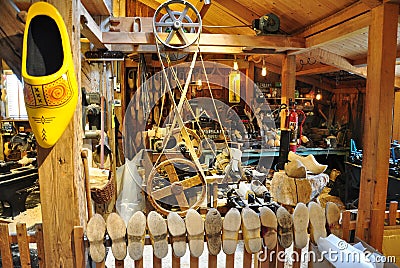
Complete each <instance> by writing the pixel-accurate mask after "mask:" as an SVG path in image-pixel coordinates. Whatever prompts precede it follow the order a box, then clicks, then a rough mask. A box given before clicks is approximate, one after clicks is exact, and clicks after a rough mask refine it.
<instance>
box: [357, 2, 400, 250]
mask: <svg viewBox="0 0 400 268" xmlns="http://www.w3.org/2000/svg"><path fill="white" fill-rule="evenodd" d="M398 14H399V6H398V5H397V4H391V3H384V4H383V5H381V6H378V7H376V8H374V9H372V12H371V26H370V29H369V42H368V77H367V91H366V100H365V105H366V107H365V124H364V138H363V141H364V143H363V168H362V170H361V179H360V197H359V214H358V219H357V230H356V235H357V236H358V237H359V238H361V239H366V238H367V237H366V236H365V232H364V228H363V224H364V222H365V221H366V220H367V219H371V221H370V225H369V238H370V239H369V241H368V239H367V242H369V244H370V245H371V246H372V247H374V248H376V249H377V250H382V240H383V225H384V219H385V209H386V195H387V185H388V173H389V148H390V135H391V131H392V109H393V101H394V87H393V84H394V70H395V61H396V46H397V44H396V43H397V41H396V40H397V21H398Z"/></svg>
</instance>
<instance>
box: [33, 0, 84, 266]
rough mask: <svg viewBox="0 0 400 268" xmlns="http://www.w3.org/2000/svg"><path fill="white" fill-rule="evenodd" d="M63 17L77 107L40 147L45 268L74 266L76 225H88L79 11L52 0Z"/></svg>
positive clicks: (72, 2)
mask: <svg viewBox="0 0 400 268" xmlns="http://www.w3.org/2000/svg"><path fill="white" fill-rule="evenodd" d="M48 2H49V3H50V4H53V5H54V6H55V7H56V8H57V9H58V11H59V12H60V14H61V16H62V17H63V18H64V22H65V25H66V29H67V31H68V35H69V37H70V42H71V49H72V55H73V60H74V66H75V72H76V79H77V81H78V89H77V94H79V99H78V104H77V106H76V109H75V113H74V116H73V117H72V119H71V122H70V123H69V125H68V127H67V129H66V130H65V132H64V133H63V135H62V136H61V138H60V139H59V140H58V142H57V143H56V144H55V145H54V146H53V147H52V148H50V149H43V148H41V147H39V148H38V164H39V183H40V202H41V206H42V219H43V239H44V251H45V252H46V260H45V262H46V267H74V258H73V250H72V234H73V229H74V226H84V225H85V222H86V198H85V194H84V193H85V190H84V183H83V180H82V167H81V165H82V161H81V158H80V150H81V148H82V136H83V130H82V104H81V103H82V100H81V98H82V96H81V93H80V92H81V90H80V85H81V83H80V78H81V77H80V74H81V73H80V72H81V71H80V66H81V62H80V59H81V57H80V55H81V50H80V42H79V38H80V27H79V24H80V21H79V19H80V12H79V8H80V6H79V3H78V1H75V0H67V1H65V0H49V1H48Z"/></svg>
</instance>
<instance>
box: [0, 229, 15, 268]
mask: <svg viewBox="0 0 400 268" xmlns="http://www.w3.org/2000/svg"><path fill="white" fill-rule="evenodd" d="M8 233H9V231H8V225H7V224H5V223H0V235H1V239H0V253H1V263H2V265H3V267H14V266H13V260H12V255H11V248H10V236H9V235H8Z"/></svg>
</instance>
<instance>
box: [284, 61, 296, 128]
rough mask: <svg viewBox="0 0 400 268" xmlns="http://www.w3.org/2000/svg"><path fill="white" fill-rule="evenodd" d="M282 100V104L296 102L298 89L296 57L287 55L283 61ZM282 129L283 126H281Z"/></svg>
mask: <svg viewBox="0 0 400 268" xmlns="http://www.w3.org/2000/svg"><path fill="white" fill-rule="evenodd" d="M281 82H282V95H281V96H282V100H281V103H287V104H289V99H292V100H294V91H295V88H296V56H295V55H285V56H284V57H283V59H282V78H281ZM281 127H282V125H281Z"/></svg>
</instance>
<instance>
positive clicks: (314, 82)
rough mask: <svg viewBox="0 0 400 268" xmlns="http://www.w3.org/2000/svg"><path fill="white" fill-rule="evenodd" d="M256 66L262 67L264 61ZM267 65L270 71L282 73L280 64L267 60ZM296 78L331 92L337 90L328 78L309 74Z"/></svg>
mask: <svg viewBox="0 0 400 268" xmlns="http://www.w3.org/2000/svg"><path fill="white" fill-rule="evenodd" d="M256 66H257V67H258V68H262V63H258V64H256ZM265 66H266V67H267V70H268V71H271V72H273V73H276V74H281V73H282V68H281V67H280V66H277V65H275V64H272V63H269V62H267V61H266V62H265ZM296 80H298V81H300V82H303V83H306V84H309V85H313V86H316V87H318V88H321V89H323V90H326V91H329V92H335V91H334V88H335V87H334V85H333V83H331V82H330V81H327V80H326V79H321V80H318V79H314V78H312V77H307V76H296Z"/></svg>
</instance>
